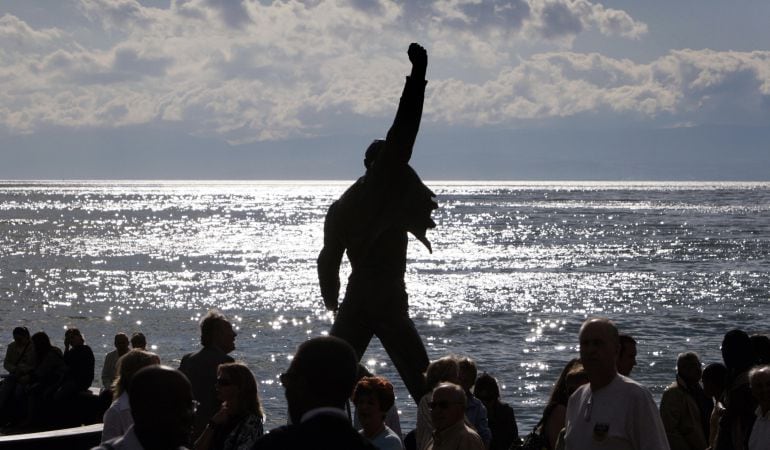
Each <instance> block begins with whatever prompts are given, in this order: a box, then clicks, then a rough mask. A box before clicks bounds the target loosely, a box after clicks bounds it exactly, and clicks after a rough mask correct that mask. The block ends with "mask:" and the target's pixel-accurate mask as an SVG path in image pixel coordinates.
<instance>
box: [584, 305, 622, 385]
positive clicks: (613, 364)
mask: <svg viewBox="0 0 770 450" xmlns="http://www.w3.org/2000/svg"><path fill="white" fill-rule="evenodd" d="M579 339H580V360H581V361H582V363H583V367H584V368H585V370H586V373H587V374H588V380H589V381H590V383H591V388H592V389H598V388H600V387H603V386H606V385H607V384H609V382H610V381H612V379H613V378H615V376H616V375H617V373H618V372H617V360H618V354H619V352H620V340H619V337H618V328H617V327H616V326H615V324H614V323H613V322H612V321H611V320H609V319H607V318H593V319H588V320H586V321H585V322H584V323H583V325H582V326H581V327H580V335H579Z"/></svg>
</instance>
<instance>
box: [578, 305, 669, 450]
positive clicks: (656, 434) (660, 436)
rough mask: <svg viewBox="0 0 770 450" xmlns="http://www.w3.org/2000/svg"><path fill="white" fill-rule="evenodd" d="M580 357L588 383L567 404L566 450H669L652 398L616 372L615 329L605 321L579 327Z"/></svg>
mask: <svg viewBox="0 0 770 450" xmlns="http://www.w3.org/2000/svg"><path fill="white" fill-rule="evenodd" d="M579 338H580V359H581V361H582V363H583V367H584V368H585V371H586V374H587V375H588V381H589V383H588V384H584V385H583V386H581V387H579V388H578V389H577V391H575V393H574V394H572V396H571V397H570V399H569V402H568V403H567V417H566V434H565V442H566V449H567V450H590V449H613V450H626V449H628V450H668V449H669V446H668V440H667V439H666V431H665V429H664V428H663V423H662V422H661V420H660V414H659V413H658V408H657V406H656V405H655V401H654V400H653V399H652V394H650V391H648V390H647V389H646V388H645V387H643V386H642V385H640V384H639V383H637V382H636V381H634V380H632V379H630V378H628V377H625V376H623V375H620V374H618V369H617V360H618V354H619V352H620V340H619V338H618V329H617V327H616V326H615V324H614V323H612V322H611V321H610V320H609V319H606V318H595V319H589V320H586V321H585V322H584V323H583V326H581V327H580V335H579Z"/></svg>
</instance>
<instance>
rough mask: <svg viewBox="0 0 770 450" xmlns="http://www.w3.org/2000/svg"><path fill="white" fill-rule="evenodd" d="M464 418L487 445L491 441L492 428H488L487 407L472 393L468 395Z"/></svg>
mask: <svg viewBox="0 0 770 450" xmlns="http://www.w3.org/2000/svg"><path fill="white" fill-rule="evenodd" d="M465 418H466V419H468V422H469V423H470V424H471V425H473V428H474V429H475V430H476V433H478V434H479V436H480V437H481V440H482V441H483V442H484V446H486V447H488V446H489V443H490V442H491V441H492V430H490V429H489V420H488V419H487V408H486V407H485V406H484V404H483V403H481V400H479V399H477V398H476V397H475V396H473V395H469V396H468V405H467V406H466V407H465Z"/></svg>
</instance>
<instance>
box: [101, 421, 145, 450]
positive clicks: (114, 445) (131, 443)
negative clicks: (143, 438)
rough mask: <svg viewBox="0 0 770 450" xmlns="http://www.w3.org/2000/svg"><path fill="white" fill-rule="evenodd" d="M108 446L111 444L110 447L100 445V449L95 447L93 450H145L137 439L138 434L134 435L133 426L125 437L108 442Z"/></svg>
mask: <svg viewBox="0 0 770 450" xmlns="http://www.w3.org/2000/svg"><path fill="white" fill-rule="evenodd" d="M107 444H109V447H106V446H104V445H100V446H98V447H94V448H93V449H91V450H107V449H112V450H144V447H142V443H141V442H139V438H138V437H136V433H134V426H133V425H131V427H129V429H128V431H127V432H126V434H125V435H123V436H120V437H117V438H115V439H112V440H110V441H109V442H107Z"/></svg>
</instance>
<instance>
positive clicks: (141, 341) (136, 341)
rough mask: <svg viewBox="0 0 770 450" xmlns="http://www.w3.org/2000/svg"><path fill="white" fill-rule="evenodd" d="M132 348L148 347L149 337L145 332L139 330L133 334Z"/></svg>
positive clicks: (143, 348)
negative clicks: (145, 335)
mask: <svg viewBox="0 0 770 450" xmlns="http://www.w3.org/2000/svg"><path fill="white" fill-rule="evenodd" d="M131 348H139V349H142V350H145V349H147V338H145V337H144V334H142V333H139V332H137V333H134V334H132V335H131Z"/></svg>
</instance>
